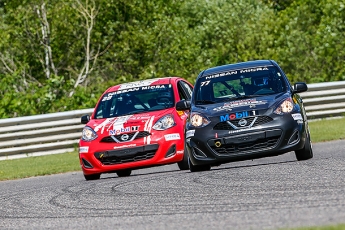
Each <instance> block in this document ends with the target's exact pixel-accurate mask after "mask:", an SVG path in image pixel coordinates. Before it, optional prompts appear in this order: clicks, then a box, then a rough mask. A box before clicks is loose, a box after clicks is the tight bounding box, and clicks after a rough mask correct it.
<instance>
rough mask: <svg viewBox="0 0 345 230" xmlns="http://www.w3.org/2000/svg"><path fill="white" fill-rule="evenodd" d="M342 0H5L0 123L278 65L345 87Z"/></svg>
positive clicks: (0, 22) (0, 31)
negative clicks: (116, 89) (140, 87)
mask: <svg viewBox="0 0 345 230" xmlns="http://www.w3.org/2000/svg"><path fill="white" fill-rule="evenodd" d="M344 8H345V4H344V2H343V1H341V0H321V1H315V0H295V1H292V0H262V1H256V0H212V1H207V0H145V1H143V0H131V1H128V0H97V1H92V0H65V1H58V0H50V1H48V0H20V1H19V0H11V1H5V0H0V17H1V18H0V79H1V84H0V96H1V101H0V118H9V117H16V116H26V115H34V114H44V113H51V112H59V111H68V110H76V109H82V108H91V107H93V106H94V105H95V103H96V101H97V99H98V97H99V96H100V95H101V93H102V92H103V91H104V90H105V89H106V88H108V87H109V86H111V85H114V84H118V83H123V82H128V81H134V80H141V79H147V78H152V77H165V76H181V77H184V78H186V79H188V80H189V81H191V82H192V83H194V79H195V78H196V76H197V75H198V73H199V72H200V71H202V70H203V69H206V68H209V67H212V66H216V65H223V64H228V63H234V62H240V61H248V60H254V59H273V60H276V61H277V62H278V63H279V64H280V65H281V66H282V67H283V69H284V71H285V72H286V74H287V75H288V77H289V79H290V81H292V82H296V81H306V82H307V83H314V82H326V81H339V80H345V77H344V76H345V68H344V62H345V50H344V49H343V47H345V39H344V38H345V23H344V22H345V9H344Z"/></svg>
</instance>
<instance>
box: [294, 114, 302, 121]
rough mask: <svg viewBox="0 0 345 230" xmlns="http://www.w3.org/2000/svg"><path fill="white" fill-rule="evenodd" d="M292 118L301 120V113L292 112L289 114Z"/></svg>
mask: <svg viewBox="0 0 345 230" xmlns="http://www.w3.org/2000/svg"><path fill="white" fill-rule="evenodd" d="M291 116H292V118H293V119H294V120H295V121H297V120H303V118H302V114H300V113H294V114H291Z"/></svg>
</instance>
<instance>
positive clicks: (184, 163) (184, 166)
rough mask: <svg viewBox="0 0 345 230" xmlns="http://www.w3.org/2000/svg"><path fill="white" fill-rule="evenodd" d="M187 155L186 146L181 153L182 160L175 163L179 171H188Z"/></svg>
mask: <svg viewBox="0 0 345 230" xmlns="http://www.w3.org/2000/svg"><path fill="white" fill-rule="evenodd" d="M188 158H189V156H188V153H187V148H186V144H185V147H184V152H183V159H182V161H180V162H177V166H178V168H179V169H180V170H187V169H189V164H188Z"/></svg>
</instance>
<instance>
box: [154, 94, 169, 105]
mask: <svg viewBox="0 0 345 230" xmlns="http://www.w3.org/2000/svg"><path fill="white" fill-rule="evenodd" d="M156 100H157V104H159V105H167V104H172V103H173V97H172V94H171V93H170V92H162V93H160V94H158V96H157V99H156Z"/></svg>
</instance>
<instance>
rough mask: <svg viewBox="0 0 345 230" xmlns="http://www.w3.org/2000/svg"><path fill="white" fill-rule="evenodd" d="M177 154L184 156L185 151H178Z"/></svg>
mask: <svg viewBox="0 0 345 230" xmlns="http://www.w3.org/2000/svg"><path fill="white" fill-rule="evenodd" d="M176 153H177V154H183V153H184V150H180V151H177V152H176Z"/></svg>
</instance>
